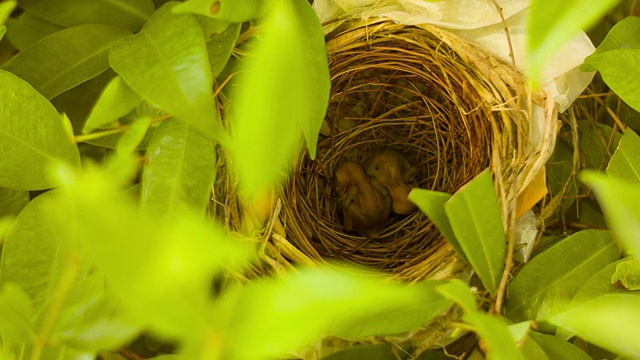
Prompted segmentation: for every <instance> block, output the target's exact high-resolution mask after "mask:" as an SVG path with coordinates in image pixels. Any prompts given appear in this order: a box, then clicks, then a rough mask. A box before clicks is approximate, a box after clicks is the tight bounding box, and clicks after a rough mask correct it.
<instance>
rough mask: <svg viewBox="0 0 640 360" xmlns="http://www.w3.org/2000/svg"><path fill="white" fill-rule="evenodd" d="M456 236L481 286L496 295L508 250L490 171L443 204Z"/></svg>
mask: <svg viewBox="0 0 640 360" xmlns="http://www.w3.org/2000/svg"><path fill="white" fill-rule="evenodd" d="M444 208H445V211H446V213H447V216H448V217H449V221H450V222H451V227H452V229H453V233H454V234H455V237H456V238H457V239H458V242H459V243H460V247H461V248H462V250H463V251H464V254H465V255H466V257H467V259H468V260H469V262H470V263H471V265H472V266H473V268H474V270H475V271H476V272H477V273H478V276H479V277H480V280H481V281H482V284H483V285H484V286H485V288H486V289H487V290H489V292H490V293H492V294H495V292H496V290H497V288H498V283H499V282H500V278H501V277H502V270H503V269H504V258H505V254H506V250H507V238H506V235H505V233H504V228H503V224H502V215H501V212H500V205H499V204H498V198H497V196H496V192H495V188H494V186H493V180H492V179H491V172H489V170H485V171H483V172H482V173H481V174H480V175H478V176H477V177H476V178H475V179H473V180H471V181H470V182H469V183H467V184H466V185H465V186H463V187H462V188H461V189H460V190H459V191H458V192H457V193H456V194H454V195H453V196H452V197H451V199H450V200H449V201H447V203H446V204H445V205H444Z"/></svg>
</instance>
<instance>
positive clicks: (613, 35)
mask: <svg viewBox="0 0 640 360" xmlns="http://www.w3.org/2000/svg"><path fill="white" fill-rule="evenodd" d="M638 35H640V19H638V17H636V16H629V17H627V18H625V19H623V20H620V21H618V22H617V23H616V24H615V25H614V26H613V28H611V30H609V33H608V34H607V37H606V38H605V39H604V40H603V41H602V42H601V43H600V45H598V48H597V49H596V51H594V53H593V54H600V53H603V52H606V51H610V50H616V49H640V38H638ZM581 69H582V70H584V71H595V70H596V69H595V68H593V67H591V66H589V65H587V64H584V65H583V66H582V68H581Z"/></svg>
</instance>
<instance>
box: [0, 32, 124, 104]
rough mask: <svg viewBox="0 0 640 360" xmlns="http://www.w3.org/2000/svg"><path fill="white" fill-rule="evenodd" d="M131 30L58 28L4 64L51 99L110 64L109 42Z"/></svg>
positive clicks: (6, 68)
mask: <svg viewBox="0 0 640 360" xmlns="http://www.w3.org/2000/svg"><path fill="white" fill-rule="evenodd" d="M129 34H130V33H129V32H127V31H126V30H122V29H118V28H114V27H110V26H106V25H98V24H89V25H80V26H76V27H72V28H69V29H65V30H62V31H58V32H56V33H53V34H51V35H49V36H47V37H45V38H44V39H42V40H40V41H38V42H37V43H35V44H33V45H32V46H30V47H29V48H27V49H25V50H24V51H22V52H20V53H18V55H16V56H15V57H13V58H12V59H11V60H10V61H9V62H8V63H6V64H5V65H4V66H3V67H2V68H3V69H4V70H7V71H10V72H12V73H14V74H16V75H18V76H19V77H21V78H22V79H24V80H26V81H27V82H28V83H29V84H31V86H33V87H34V88H35V89H36V90H38V91H39V92H40V93H41V94H42V95H44V96H45V97H46V98H47V99H52V98H54V97H55V96H56V95H58V94H60V93H61V92H63V91H66V90H69V89H71V88H73V87H74V86H76V85H79V84H81V83H83V82H85V81H87V80H89V79H91V78H93V77H94V76H96V75H98V74H100V73H102V72H103V71H105V70H107V69H108V68H109V61H108V50H109V46H111V44H113V43H114V42H115V41H116V40H119V39H122V38H123V37H125V36H127V35H129Z"/></svg>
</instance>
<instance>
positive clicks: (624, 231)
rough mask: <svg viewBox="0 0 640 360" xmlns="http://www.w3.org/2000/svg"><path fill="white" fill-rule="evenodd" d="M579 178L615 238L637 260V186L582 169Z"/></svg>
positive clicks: (639, 245)
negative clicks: (591, 192) (593, 195)
mask: <svg viewBox="0 0 640 360" xmlns="http://www.w3.org/2000/svg"><path fill="white" fill-rule="evenodd" d="M581 178H582V181H583V182H584V183H585V184H587V185H589V186H590V187H591V188H592V189H593V191H594V193H595V194H596V197H597V198H598V202H599V203H600V206H601V207H602V210H603V211H604V215H605V218H606V220H607V224H609V226H610V227H611V229H612V230H613V231H614V232H615V234H616V238H617V239H618V240H620V241H621V243H622V245H623V246H624V248H625V249H626V250H627V251H628V252H629V253H630V254H632V255H633V256H634V257H635V258H636V260H640V242H638V234H639V233H640V215H638V214H640V192H639V190H640V186H639V185H638V184H635V183H629V182H627V181H624V180H621V179H618V178H616V177H613V176H606V175H603V174H599V173H595V172H586V171H585V172H583V173H582V174H581Z"/></svg>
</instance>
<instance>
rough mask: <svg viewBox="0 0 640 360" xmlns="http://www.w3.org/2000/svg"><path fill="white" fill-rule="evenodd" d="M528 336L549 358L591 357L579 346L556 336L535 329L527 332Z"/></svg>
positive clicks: (582, 359)
mask: <svg viewBox="0 0 640 360" xmlns="http://www.w3.org/2000/svg"><path fill="white" fill-rule="evenodd" d="M529 336H530V337H531V339H533V340H535V342H536V343H538V345H540V347H541V348H542V349H543V350H544V352H545V353H546V354H547V356H548V358H549V359H551V360H591V357H589V355H587V353H585V352H584V351H582V350H581V349H580V348H578V347H577V346H575V345H572V344H570V343H568V342H567V341H564V340H562V339H560V338H558V337H557V336H553V335H547V334H541V333H539V332H535V331H531V332H529Z"/></svg>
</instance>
